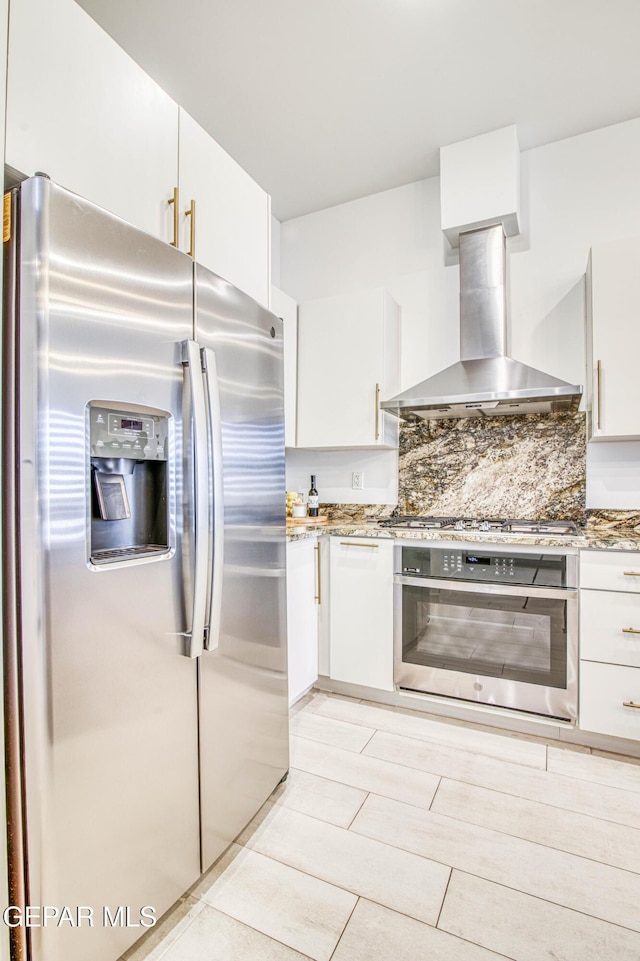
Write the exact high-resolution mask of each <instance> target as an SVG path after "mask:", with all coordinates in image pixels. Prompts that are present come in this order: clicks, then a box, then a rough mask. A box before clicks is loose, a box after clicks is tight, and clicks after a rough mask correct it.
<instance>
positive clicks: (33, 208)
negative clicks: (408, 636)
mask: <svg viewBox="0 0 640 961" xmlns="http://www.w3.org/2000/svg"><path fill="white" fill-rule="evenodd" d="M20 224H21V230H20V238H19V253H18V258H17V268H18V274H17V283H18V289H19V305H18V308H17V311H16V326H17V335H18V342H19V347H18V364H19V366H18V371H19V378H20V390H19V394H18V396H17V398H16V416H17V438H18V442H19V458H18V465H17V482H16V487H17V495H18V503H19V514H18V522H19V526H20V540H19V549H18V552H17V557H16V560H15V563H16V568H17V575H18V578H19V607H20V611H21V624H20V625H19V630H18V632H17V633H18V637H19V638H21V640H20V639H19V640H18V645H19V654H20V659H21V663H20V670H21V673H22V678H23V682H24V683H23V689H22V693H21V698H22V723H23V736H24V788H25V801H26V834H27V840H26V843H27V851H28V889H27V897H28V902H27V903H29V904H32V905H50V906H58V907H59V908H60V909H61V908H62V906H64V905H69V906H78V905H80V906H86V907H90V908H91V909H92V911H93V926H92V927H91V926H89V924H88V922H86V921H85V922H84V923H82V924H81V925H80V926H77V925H71V924H69V923H63V924H62V925H61V926H59V927H57V926H56V925H55V922H50V923H49V925H48V926H47V927H46V928H45V927H33V928H31V929H30V931H29V934H30V937H31V942H32V957H33V959H34V961H86V959H87V958H91V961H114V959H115V958H117V957H119V956H120V955H121V954H122V953H123V952H124V951H125V950H126V949H127V948H128V947H129V945H130V944H131V943H132V942H133V941H134V940H136V939H137V938H138V937H140V935H141V934H143V933H144V932H145V927H144V926H141V918H140V909H141V908H142V907H144V906H147V905H148V906H151V907H152V908H153V909H154V910H155V914H156V916H159V915H161V914H162V913H163V912H164V911H165V910H166V909H167V908H168V907H169V906H170V905H171V904H172V903H173V902H174V901H175V900H176V899H177V898H178V897H179V896H180V895H181V894H182V893H183V892H184V890H185V889H186V888H187V887H189V885H190V884H192V883H193V881H194V880H195V879H196V878H197V876H198V874H199V831H198V801H199V799H198V729H197V663H196V661H194V660H191V659H189V658H188V657H184V656H181V653H182V650H183V648H182V643H183V638H182V637H181V636H180V635H181V634H182V633H183V632H185V631H187V630H188V629H189V620H190V617H191V611H190V608H189V590H186V591H185V587H184V585H185V582H186V583H187V585H189V583H190V581H189V576H188V575H189V574H190V570H189V556H188V555H183V549H182V545H183V528H184V526H185V521H183V503H182V501H183V490H184V488H185V487H186V486H187V485H186V484H185V483H183V474H184V471H183V460H184V457H183V409H182V408H183V395H184V394H185V392H184V391H183V381H184V377H185V368H184V367H183V364H182V347H181V342H182V341H184V340H186V339H187V338H189V337H190V336H191V331H192V318H193V313H192V264H191V261H190V260H189V259H188V258H187V257H186V256H184V255H183V254H181V253H180V252H179V251H176V250H174V249H173V248H172V247H170V246H168V245H165V244H163V243H161V242H160V241H158V240H156V239H154V238H151V237H149V236H147V235H146V234H144V233H142V232H141V231H139V230H136V229H134V228H132V227H130V226H129V225H127V224H125V223H123V222H122V221H120V220H118V219H117V218H116V217H114V216H112V215H110V214H108V213H106V212H105V211H102V210H101V209H99V208H96V207H95V206H94V205H92V204H90V203H88V202H85V201H83V200H81V199H80V198H78V197H76V196H75V195H73V194H70V193H68V192H67V191H65V190H63V189H61V188H59V187H57V186H55V185H54V184H52V183H51V182H50V181H48V180H47V179H45V178H43V177H35V178H32V179H31V180H29V181H26V182H25V183H24V184H23V185H22V187H21V214H20ZM198 376H201V374H200V372H198ZM186 393H187V394H188V392H186ZM109 410H111V411H112V414H113V416H111V415H110V414H108V411H109ZM119 411H121V412H122V416H121V417H120V416H119V413H118V412H119ZM92 412H93V413H92ZM158 412H160V413H159V414H158ZM99 418H102V421H99ZM110 418H111V419H110ZM154 418H155V420H154ZM107 421H108V425H107ZM98 422H99V423H100V424H103V425H106V426H104V430H105V431H107V433H106V434H105V435H104V436H108V437H110V438H112V439H111V440H110V441H108V443H109V444H113V446H114V451H115V453H114V454H113V456H114V461H113V462H109V460H108V459H105V460H104V461H101V463H102V464H103V465H106V468H105V469H108V470H113V471H115V473H116V474H118V475H119V476H120V475H121V476H122V477H123V485H124V486H126V488H127V490H128V492H129V493H128V503H127V506H128V507H129V508H130V514H131V516H130V517H128V518H127V517H126V512H125V511H124V510H123V509H122V505H121V503H120V501H121V499H122V498H121V497H120V495H118V496H117V497H116V501H118V503H116V506H115V507H114V508H113V509H112V514H111V515H110V514H109V513H108V511H107V512H106V513H103V515H102V517H105V516H106V517H107V518H110V517H111V516H114V517H115V518H116V519H115V520H110V519H106V520H105V519H102V520H101V519H100V515H99V513H97V511H98V507H97V505H96V503H95V492H94V491H93V487H94V485H93V484H92V478H91V476H90V475H91V464H90V450H89V444H90V442H91V443H93V439H94V435H93V433H92V432H93V430H94V427H96V423H98ZM152 423H155V424H156V425H161V427H160V426H159V427H158V431H159V434H158V436H157V438H156V440H157V442H158V451H159V453H158V455H157V456H158V457H159V458H162V457H165V456H166V460H165V461H164V462H162V461H161V460H159V461H157V462H156V465H155V467H154V468H153V471H155V473H153V472H152V475H149V476H152V477H153V478H155V479H154V480H153V483H152V484H151V488H152V489H153V490H155V494H154V495H153V496H156V497H157V503H156V508H155V510H150V509H149V508H148V506H147V507H145V508H144V510H143V507H141V506H140V505H141V503H142V500H141V499H142V495H141V493H140V490H141V487H140V485H141V484H142V483H143V480H144V478H145V476H146V474H145V471H146V467H145V468H144V469H143V468H139V467H138V466H136V468H135V470H134V471H133V472H132V473H131V474H127V470H128V469H129V468H128V467H127V464H126V457H125V458H123V459H122V460H121V461H118V460H117V458H116V455H117V453H118V452H121V453H124V454H126V450H125V448H127V444H129V448H130V447H131V446H132V445H133V446H135V444H136V443H137V440H136V438H138V435H139V436H144V437H145V438H146V441H148V442H149V444H150V443H151V437H150V436H148V435H149V432H151V431H152V429H153V428H152ZM96 429H97V427H96ZM145 431H146V433H140V432H145ZM162 431H165V432H166V435H165V434H162ZM96 443H97V441H96ZM116 448H117V450H116ZM154 451H155V448H154V449H153V450H152V451H151V453H150V455H149V456H150V457H155V456H156V454H155V453H154ZM94 453H95V450H94ZM119 465H120V466H119ZM129 467H130V464H129ZM154 485H156V486H155V487H154ZM157 485H161V489H160V488H158V486H157ZM162 485H164V486H162ZM159 490H160V493H158V491H159ZM115 493H116V494H117V493H118V492H117V485H116V487H115ZM119 505H120V506H119ZM136 512H139V513H140V512H141V517H140V521H139V523H138V525H137V526H135V515H136ZM96 518H98V520H97V521H96ZM187 522H188V523H190V520H189V517H187ZM92 525H94V526H95V528H96V530H100V531H103V532H106V533H104V534H100V537H101V538H102V540H101V541H100V543H99V544H98V546H99V548H100V550H96V551H95V554H94V555H93V554H92V550H93V548H91V547H90V541H91V538H92V537H93V527H92ZM100 525H102V526H100ZM118 525H134V526H132V527H130V528H125V527H122V526H118ZM151 529H153V532H156V531H158V532H159V533H154V534H153V536H151V535H150V534H149V531H150V530H151ZM119 531H120V532H125V533H123V534H122V533H121V534H118V532H119ZM127 532H128V533H127ZM145 532H146V533H145ZM154 536H155V537H156V539H158V538H159V541H160V546H158V545H157V544H156V545H151V547H149V548H148V549H147V548H146V547H145V548H144V549H141V551H140V554H139V556H138V557H136V556H135V552H134V553H133V554H132V552H131V551H130V550H128V549H127V550H124V553H122V554H121V556H120V559H119V560H118V555H117V551H118V549H119V548H118V547H117V544H116V542H117V541H118V538H119V537H120V539H121V540H122V538H124V539H125V542H126V543H127V544H128V543H129V540H131V539H133V540H134V541H135V540H136V538H137V539H138V540H140V538H141V537H142V538H143V539H144V544H145V545H146V544H147V543H148V542H150V541H152V540H153V537H154ZM96 538H97V535H96ZM127 538H128V540H127ZM94 546H95V545H94ZM113 551H115V553H113ZM14 867H15V865H14ZM119 907H122V910H121V911H120V912H118V908H119ZM105 909H108V910H109V917H107V916H106V915H105ZM71 910H72V912H75V907H72V908H71ZM74 917H75V914H74ZM109 918H110V919H111V920H109ZM76 920H77V919H76Z"/></svg>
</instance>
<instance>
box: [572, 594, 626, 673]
mask: <svg viewBox="0 0 640 961" xmlns="http://www.w3.org/2000/svg"><path fill="white" fill-rule="evenodd" d="M580 656H581V657H583V658H585V659H586V660H588V661H604V662H606V663H608V664H626V665H628V666H629V667H640V594H637V593H636V594H622V593H620V592H618V591H586V590H584V589H583V590H581V591H580Z"/></svg>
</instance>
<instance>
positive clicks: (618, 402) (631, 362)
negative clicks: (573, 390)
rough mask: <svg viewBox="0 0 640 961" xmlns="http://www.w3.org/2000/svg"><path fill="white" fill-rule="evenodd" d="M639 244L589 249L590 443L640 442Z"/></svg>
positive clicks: (627, 242) (631, 242)
mask: <svg viewBox="0 0 640 961" xmlns="http://www.w3.org/2000/svg"><path fill="white" fill-rule="evenodd" d="M639 273H640V239H638V238H633V239H628V240H618V241H614V242H612V243H607V244H601V245H599V246H597V247H593V248H592V249H591V253H590V255H589V263H588V265H587V282H586V307H587V410H588V418H587V425H588V427H587V429H588V436H589V439H590V440H639V439H640V405H638V403H637V402H636V401H635V399H634V387H635V384H636V381H637V377H638V363H637V359H638V355H639V354H640V284H638V274H639Z"/></svg>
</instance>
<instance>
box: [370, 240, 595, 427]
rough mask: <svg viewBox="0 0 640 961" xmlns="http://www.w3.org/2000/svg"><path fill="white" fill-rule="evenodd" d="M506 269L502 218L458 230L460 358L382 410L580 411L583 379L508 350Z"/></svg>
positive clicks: (442, 414)
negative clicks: (555, 373)
mask: <svg viewBox="0 0 640 961" xmlns="http://www.w3.org/2000/svg"><path fill="white" fill-rule="evenodd" d="M505 274H506V248H505V237H504V231H503V229H502V224H495V225H493V226H491V227H484V228H482V229H480V230H471V231H468V232H467V233H461V234H460V360H459V361H458V363H457V364H453V365H452V366H451V367H447V368H445V370H441V371H440V372H439V373H437V374H434V376H433V377H428V378H427V380H424V381H422V383H420V384H417V385H416V386H415V387H411V388H410V389H409V390H405V391H403V392H402V393H401V394H398V395H397V396H396V397H392V398H391V400H386V401H383V402H382V404H381V405H380V406H381V408H382V409H383V410H387V411H390V413H392V414H396V416H398V417H404V418H410V419H412V418H413V417H415V416H418V417H422V418H424V419H425V420H432V419H443V418H451V417H473V416H476V415H477V414H478V413H480V414H482V415H485V416H495V415H496V414H537V413H549V412H551V411H557V410H577V407H578V404H579V403H580V397H581V395H582V387H581V386H578V385H575V384H573V385H572V384H568V383H566V381H564V380H558V378H557V377H551V376H550V375H549V374H545V373H543V372H542V371H540V370H536V369H535V368H534V367H528V366H527V365H526V364H521V363H519V361H517V360H513V359H512V358H511V357H507V356H506V293H505Z"/></svg>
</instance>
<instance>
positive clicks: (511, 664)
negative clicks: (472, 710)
mask: <svg viewBox="0 0 640 961" xmlns="http://www.w3.org/2000/svg"><path fill="white" fill-rule="evenodd" d="M394 564H395V568H394V570H395V574H394V635H395V637H394V681H395V684H396V687H397V688H399V689H401V690H408V691H417V692H421V693H426V694H437V695H442V696H445V697H453V698H459V699H462V700H466V701H473V702H478V703H482V704H489V705H493V706H496V707H505V708H512V709H515V710H519V711H526V712H528V713H532V714H539V715H543V716H547V717H554V718H559V719H562V720H568V721H574V720H575V719H576V716H577V664H578V592H577V587H578V580H577V579H578V556H577V553H571V551H567V550H566V549H563V548H552V547H548V548H543V549H536V548H535V547H532V548H528V547H526V546H524V547H522V546H520V545H514V546H511V545H510V546H509V547H506V546H505V549H502V548H498V547H497V546H496V545H495V544H477V543H476V544H472V543H455V542H450V543H448V544H446V545H442V546H438V547H431V546H423V545H421V544H416V543H415V542H413V543H411V544H409V543H407V542H398V544H397V546H396V547H395V550H394Z"/></svg>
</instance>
